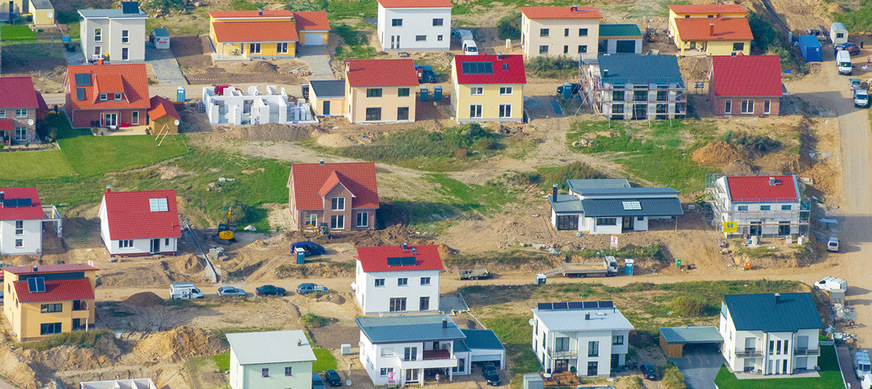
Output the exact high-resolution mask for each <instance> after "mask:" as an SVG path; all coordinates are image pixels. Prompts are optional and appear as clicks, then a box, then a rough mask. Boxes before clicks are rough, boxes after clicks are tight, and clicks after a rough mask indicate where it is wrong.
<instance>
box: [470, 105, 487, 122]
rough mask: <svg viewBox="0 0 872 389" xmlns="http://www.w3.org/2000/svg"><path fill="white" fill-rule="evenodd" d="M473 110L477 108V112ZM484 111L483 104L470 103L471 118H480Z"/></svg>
mask: <svg viewBox="0 0 872 389" xmlns="http://www.w3.org/2000/svg"><path fill="white" fill-rule="evenodd" d="M475 107H477V108H475ZM473 110H475V111H476V112H473ZM483 111H484V110H483V107H482V105H481V104H470V105H469V117H470V118H478V119H480V118H481V117H482V112H483ZM473 113H475V115H473Z"/></svg>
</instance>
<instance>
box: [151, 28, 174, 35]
mask: <svg viewBox="0 0 872 389" xmlns="http://www.w3.org/2000/svg"><path fill="white" fill-rule="evenodd" d="M152 33H153V34H154V36H170V32H169V31H167V29H166V28H155V29H154V31H152Z"/></svg>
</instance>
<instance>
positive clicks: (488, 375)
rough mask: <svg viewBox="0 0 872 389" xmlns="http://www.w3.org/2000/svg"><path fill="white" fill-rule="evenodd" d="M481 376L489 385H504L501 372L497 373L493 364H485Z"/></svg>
mask: <svg viewBox="0 0 872 389" xmlns="http://www.w3.org/2000/svg"><path fill="white" fill-rule="evenodd" d="M481 375H482V376H484V379H485V380H487V384H488V385H493V386H499V385H500V384H501V383H502V381H501V380H500V372H498V371H497V367H496V365H494V364H493V363H491V362H488V363H485V364H484V365H483V366H482V367H481Z"/></svg>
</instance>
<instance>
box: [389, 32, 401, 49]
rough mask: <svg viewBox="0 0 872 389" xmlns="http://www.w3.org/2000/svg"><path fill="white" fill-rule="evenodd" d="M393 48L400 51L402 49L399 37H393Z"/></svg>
mask: <svg viewBox="0 0 872 389" xmlns="http://www.w3.org/2000/svg"><path fill="white" fill-rule="evenodd" d="M391 48H392V49H397V50H399V48H400V36H399V35H391Z"/></svg>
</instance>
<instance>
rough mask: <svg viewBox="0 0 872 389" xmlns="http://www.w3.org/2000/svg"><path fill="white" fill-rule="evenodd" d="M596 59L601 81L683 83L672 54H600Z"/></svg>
mask: <svg viewBox="0 0 872 389" xmlns="http://www.w3.org/2000/svg"><path fill="white" fill-rule="evenodd" d="M597 60H598V61H599V68H600V75H601V76H602V78H603V82H609V83H612V84H627V83H632V84H648V83H654V84H673V83H680V84H681V85H684V81H683V80H682V79H681V70H679V68H678V59H676V57H675V56H674V55H641V54H601V55H599V56H597ZM606 71H607V72H608V74H606Z"/></svg>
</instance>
